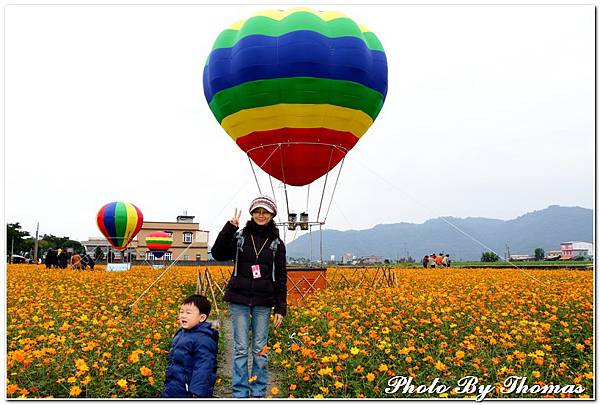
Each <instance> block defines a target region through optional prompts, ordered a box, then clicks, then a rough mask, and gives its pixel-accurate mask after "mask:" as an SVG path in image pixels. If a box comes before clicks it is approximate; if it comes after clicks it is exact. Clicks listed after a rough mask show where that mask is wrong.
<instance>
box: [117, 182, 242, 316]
mask: <svg viewBox="0 0 600 405" xmlns="http://www.w3.org/2000/svg"><path fill="white" fill-rule="evenodd" d="M248 180H249V179H247V180H245V181H244V182H243V183H242V185H241V186H240V188H239V189H238V190H237V191H236V192H235V194H234V195H233V197H231V199H230V200H229V202H227V204H225V205H224V206H223V208H221V210H220V211H219V214H220V213H221V212H223V210H224V209H225V207H227V206H228V205H229V204H230V203H231V201H233V200H234V199H235V197H236V196H237V195H238V194H239V193H240V191H242V189H244V188H245V187H246V186H247V185H248ZM191 246H192V244H189V245H188V246H187V247H186V248H185V249H184V250H183V252H181V254H180V255H179V256H177V258H176V259H175V260H174V261H173V263H171V264H170V265H169V266H167V268H166V269H165V270H164V271H163V272H162V273H161V274H160V275H159V276H158V277H157V278H156V279H155V280H154V281H153V282H152V284H150V285H149V286H148V288H146V289H145V290H144V291H143V292H142V293H141V294H140V295H139V296H138V297H137V298H136V300H135V301H134V302H133V303H132V304H131V305H126V306H125V307H124V308H123V311H124V312H126V313H129V312H131V311H132V310H133V307H134V306H135V304H137V302H138V301H139V300H140V299H141V298H142V297H143V296H144V295H145V294H146V293H147V292H148V291H149V290H150V288H152V286H154V285H155V284H156V283H157V282H158V281H159V280H160V279H161V278H162V277H163V276H164V275H165V274H166V273H167V272H168V271H169V270H170V269H171V267H173V266H174V265H175V264H176V263H177V261H178V260H179V258H180V257H181V255H183V254H184V253H185V252H186V251H187V250H188V249H189V248H190V247H191ZM136 253H139V252H138V250H137V248H136ZM142 256H143V255H142ZM146 263H148V261H147V260H146Z"/></svg>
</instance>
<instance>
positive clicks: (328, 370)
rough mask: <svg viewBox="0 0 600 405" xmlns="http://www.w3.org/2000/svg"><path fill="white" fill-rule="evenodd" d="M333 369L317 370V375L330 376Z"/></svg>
mask: <svg viewBox="0 0 600 405" xmlns="http://www.w3.org/2000/svg"><path fill="white" fill-rule="evenodd" d="M332 374H333V369H332V368H331V367H325V368H322V369H320V370H319V375H322V376H323V375H332Z"/></svg>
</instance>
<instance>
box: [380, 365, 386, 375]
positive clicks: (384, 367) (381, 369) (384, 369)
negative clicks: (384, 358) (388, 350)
mask: <svg viewBox="0 0 600 405" xmlns="http://www.w3.org/2000/svg"><path fill="white" fill-rule="evenodd" d="M379 371H381V372H382V373H383V372H386V371H388V366H386V365H385V364H380V365H379Z"/></svg>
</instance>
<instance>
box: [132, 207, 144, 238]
mask: <svg viewBox="0 0 600 405" xmlns="http://www.w3.org/2000/svg"><path fill="white" fill-rule="evenodd" d="M131 205H133V208H135V211H136V212H137V224H136V225H135V230H134V231H133V233H132V234H131V235H132V236H131V239H133V238H134V237H135V235H137V233H138V232H139V231H140V229H142V225H143V224H144V215H142V211H140V209H139V208H138V207H137V206H135V205H134V204H131Z"/></svg>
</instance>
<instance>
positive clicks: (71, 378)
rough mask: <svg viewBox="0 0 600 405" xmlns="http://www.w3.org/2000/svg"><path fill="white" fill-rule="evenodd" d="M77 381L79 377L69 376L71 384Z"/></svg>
mask: <svg viewBox="0 0 600 405" xmlns="http://www.w3.org/2000/svg"><path fill="white" fill-rule="evenodd" d="M75 381H77V378H75V377H69V378H67V382H68V383H70V384H73V383H74V382H75Z"/></svg>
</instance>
